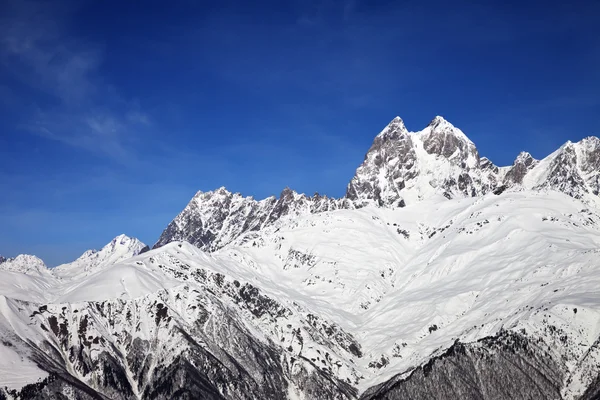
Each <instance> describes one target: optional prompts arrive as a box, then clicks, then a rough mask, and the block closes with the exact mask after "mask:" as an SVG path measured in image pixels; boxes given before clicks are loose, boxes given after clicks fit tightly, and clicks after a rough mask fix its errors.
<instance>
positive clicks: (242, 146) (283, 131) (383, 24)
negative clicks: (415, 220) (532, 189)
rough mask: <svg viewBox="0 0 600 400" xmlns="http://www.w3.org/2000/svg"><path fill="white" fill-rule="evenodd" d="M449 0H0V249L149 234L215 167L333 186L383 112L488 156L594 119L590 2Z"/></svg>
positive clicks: (547, 144) (246, 188)
mask: <svg viewBox="0 0 600 400" xmlns="http://www.w3.org/2000/svg"><path fill="white" fill-rule="evenodd" d="M469 3H473V2H446V1H439V2H427V1H424V2H417V1H405V2H398V1H383V0H376V1H360V0H344V1H327V0H315V1H311V0H304V1H302V0H293V1H285V0H283V1H263V2H260V1H257V2H248V1H227V0H225V1H218V2H215V1H212V2H202V1H198V2H194V1H172V2H169V3H164V2H158V1H147V2H110V1H96V2H94V1H71V2H69V1H61V0H59V1H52V2H49V1H47V2H41V1H40V2H36V1H29V0H25V1H23V0H7V1H3V2H2V5H1V6H0V133H1V134H0V254H2V255H5V256H14V255H16V254H18V253H30V254H36V255H38V256H40V257H42V258H43V259H44V260H45V261H46V263H47V264H48V265H56V264H58V263H61V262H67V261H70V260H72V259H74V258H76V257H77V256H78V255H79V254H81V253H82V252H83V251H84V250H86V249H88V248H100V247H102V245H104V244H105V243H107V242H108V241H109V240H110V239H111V238H113V237H114V236H116V235H117V234H120V233H126V234H128V235H130V236H135V237H138V238H140V239H141V240H142V241H144V242H146V243H149V244H152V243H154V241H155V240H156V239H157V238H158V236H159V235H160V233H161V231H162V229H163V228H164V227H165V226H166V225H167V223H168V222H169V221H170V220H171V219H172V218H173V217H174V216H175V215H176V214H177V213H178V212H179V211H180V210H181V209H182V208H183V207H184V206H185V204H186V203H187V201H188V200H189V199H190V198H191V197H192V196H193V194H194V193H195V192H196V191H198V190H211V189H215V188H218V187H220V186H223V185H224V186H226V187H227V188H228V189H230V190H232V191H239V192H241V193H243V194H244V195H252V196H254V197H257V198H263V197H266V196H269V195H273V194H278V193H279V192H280V191H281V190H282V189H283V188H284V187H285V186H289V187H292V188H294V189H295V190H297V191H300V192H306V193H309V194H312V193H314V192H315V191H318V192H320V193H325V194H328V195H331V196H341V195H343V194H344V191H345V186H346V184H347V182H348V181H349V179H350V178H351V177H352V175H353V173H354V170H355V169H356V167H357V166H358V164H359V163H360V162H361V161H362V159H363V157H364V153H365V152H366V151H367V149H368V147H369V145H370V143H371V141H372V139H373V137H374V136H375V135H376V134H377V133H378V132H379V131H380V130H381V129H382V128H383V127H384V126H385V125H386V124H387V123H388V122H389V121H390V120H391V119H392V118H393V117H394V116H396V115H400V116H401V117H402V118H403V119H404V121H405V123H406V125H407V127H408V128H409V129H410V130H419V129H421V128H423V127H424V126H426V125H427V123H428V122H429V121H430V120H431V119H432V118H433V117H434V116H435V115H443V116H444V117H445V118H446V119H448V120H449V121H450V122H452V123H453V124H454V125H456V126H458V127H459V128H461V129H462V130H463V131H464V132H465V133H466V134H467V135H468V136H469V137H470V138H471V139H472V140H473V141H474V142H475V143H476V145H477V146H478V148H479V150H480V153H481V154H482V155H485V156H487V157H489V158H491V159H492V160H493V161H494V162H495V163H496V164H498V165H505V164H510V163H512V160H513V159H514V158H515V156H516V155H517V154H518V153H519V152H520V151H521V150H528V151H529V152H531V153H532V154H533V155H534V156H535V157H537V158H541V157H544V156H545V155H547V154H548V153H550V152H551V151H552V150H554V149H555V148H557V147H558V146H560V145H561V144H562V143H564V142H565V141H567V140H573V141H575V140H579V139H581V138H583V137H585V136H589V135H598V134H600V132H599V131H600V129H599V127H598V116H599V115H600V96H599V89H600V28H599V24H598V23H597V21H598V19H599V18H600V6H599V4H598V2H592V1H588V2H581V1H580V2H578V1H573V2H562V1H561V2H554V1H544V2H491V1H490V2H487V1H486V2H480V3H481V4H478V5H473V4H469ZM507 3H513V4H507ZM166 4H168V5H166Z"/></svg>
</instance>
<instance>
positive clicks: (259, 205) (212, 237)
mask: <svg viewBox="0 0 600 400" xmlns="http://www.w3.org/2000/svg"><path fill="white" fill-rule="evenodd" d="M351 207H352V204H351V203H350V202H349V201H347V200H345V199H340V200H337V199H331V198H329V197H327V196H321V195H319V194H318V193H315V195H314V196H313V197H308V196H306V195H304V194H298V193H296V192H295V191H293V190H291V189H289V188H286V189H284V190H283V191H282V192H281V194H280V196H279V198H276V197H274V196H272V197H268V198H266V199H264V200H260V201H257V200H255V199H254V198H252V197H243V196H242V195H241V194H240V193H231V192H229V191H228V190H227V189H225V188H224V187H221V188H219V189H217V190H215V191H211V192H198V193H197V194H196V195H195V196H194V197H193V198H192V200H191V201H190V202H189V203H188V205H187V206H186V207H185V208H184V209H183V211H182V212H181V213H180V214H179V215H178V216H177V217H175V219H174V220H173V221H172V222H171V223H170V224H169V225H168V226H167V228H166V229H165V230H164V231H163V233H162V235H161V236H160V238H159V239H158V241H157V242H156V244H155V245H154V248H157V247H160V246H162V245H165V244H166V243H169V242H171V241H179V240H185V241H187V242H190V243H192V244H194V245H195V246H198V247H199V248H201V249H203V250H207V251H214V250H217V249H219V248H221V247H224V246H225V245H227V244H229V243H230V242H231V241H233V240H234V239H236V238H237V237H239V236H240V235H242V234H243V233H245V232H248V231H257V230H260V229H262V228H263V227H265V226H269V225H272V224H274V223H275V222H277V221H278V220H279V219H281V218H293V217H296V216H300V215H305V214H311V213H318V212H323V211H328V210H336V209H338V208H351Z"/></svg>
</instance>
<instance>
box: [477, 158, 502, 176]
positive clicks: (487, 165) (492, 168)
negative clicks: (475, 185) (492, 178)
mask: <svg viewBox="0 0 600 400" xmlns="http://www.w3.org/2000/svg"><path fill="white" fill-rule="evenodd" d="M479 168H481V170H482V171H486V172H489V173H494V174H497V173H498V167H497V166H496V165H494V163H493V162H492V161H491V160H490V159H489V158H487V157H481V158H480V159H479Z"/></svg>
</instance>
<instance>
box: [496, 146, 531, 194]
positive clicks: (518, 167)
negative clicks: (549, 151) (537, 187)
mask: <svg viewBox="0 0 600 400" xmlns="http://www.w3.org/2000/svg"><path fill="white" fill-rule="evenodd" d="M537 164H538V160H536V159H534V158H533V157H532V156H531V154H529V153H528V152H526V151H522V152H521V153H519V155H518V156H517V158H516V159H515V161H514V162H513V165H512V166H511V167H510V169H509V170H508V171H507V172H506V175H505V176H504V185H506V186H509V187H510V186H514V185H520V184H522V183H523V179H524V178H525V175H527V173H528V172H529V171H530V170H532V169H533V168H534V167H535V166H536V165H537Z"/></svg>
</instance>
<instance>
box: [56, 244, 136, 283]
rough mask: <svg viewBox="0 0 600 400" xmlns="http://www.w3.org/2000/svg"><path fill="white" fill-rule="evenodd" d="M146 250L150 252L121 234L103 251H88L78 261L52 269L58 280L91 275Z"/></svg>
mask: <svg viewBox="0 0 600 400" xmlns="http://www.w3.org/2000/svg"><path fill="white" fill-rule="evenodd" d="M144 250H148V246H146V245H145V244H144V243H142V242H141V241H139V240H138V239H136V238H130V237H129V236H127V235H123V234H121V235H119V236H117V237H115V238H114V239H113V240H111V242H110V243H108V244H107V245H106V246H104V247H103V248H102V249H101V250H87V251H86V252H85V253H83V254H82V255H81V256H80V257H79V258H78V259H77V260H75V261H73V262H71V263H68V264H62V265H59V266H58V267H56V268H54V269H52V273H53V275H54V276H56V277H58V278H67V277H72V276H73V275H89V274H92V273H94V272H96V271H98V270H100V269H102V268H103V267H105V266H108V265H113V264H115V263H118V262H119V261H122V260H126V259H128V258H131V257H133V256H136V255H138V254H139V253H141V252H142V251H144Z"/></svg>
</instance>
